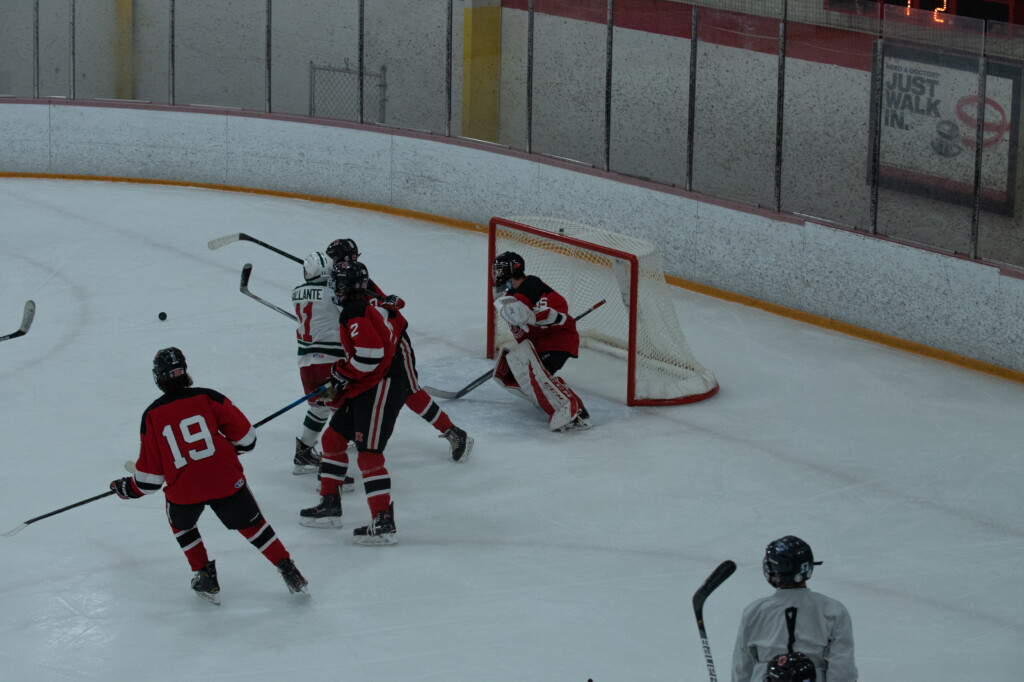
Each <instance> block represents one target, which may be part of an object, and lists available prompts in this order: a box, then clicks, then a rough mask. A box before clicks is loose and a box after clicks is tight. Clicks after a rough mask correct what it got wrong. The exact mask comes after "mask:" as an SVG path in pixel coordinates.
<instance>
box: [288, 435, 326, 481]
mask: <svg viewBox="0 0 1024 682" xmlns="http://www.w3.org/2000/svg"><path fill="white" fill-rule="evenodd" d="M292 464H293V465H294V466H293V467H292V473H293V474H295V475H296V476H298V475H299V474H312V473H315V472H317V471H319V470H320V453H319V452H317V451H316V445H304V444H303V443H302V441H301V440H299V439H298V438H296V439H295V458H294V459H293V460H292Z"/></svg>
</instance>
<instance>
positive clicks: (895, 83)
mask: <svg viewBox="0 0 1024 682" xmlns="http://www.w3.org/2000/svg"><path fill="white" fill-rule="evenodd" d="M883 57H884V58H883V63H882V88H881V96H882V102H881V117H880V120H879V121H878V123H879V124H880V126H881V138H880V139H881V148H880V151H881V154H880V165H879V182H880V186H881V187H885V188H888V189H895V190H899V191H904V192H910V193H915V194H921V195H924V196H927V197H929V198H931V199H937V200H941V201H948V202H951V203H961V204H967V205H970V204H972V203H973V201H974V184H975V148H976V141H977V133H978V117H979V116H980V115H982V114H984V117H985V128H984V135H983V136H982V157H981V176H980V185H981V207H982V208H983V209H985V210H988V211H993V212H998V213H1006V214H1010V213H1012V212H1013V194H1014V185H1015V182H1016V169H1017V136H1018V132H1017V128H1018V118H1019V116H1020V112H1019V104H1018V103H1019V101H1020V86H1021V70H1020V67H1019V66H1012V65H1010V64H1005V63H1001V62H996V61H992V60H989V61H988V64H987V71H988V75H987V78H986V80H985V101H984V103H981V102H979V98H978V73H979V69H980V65H981V60H980V59H979V58H977V57H966V56H959V55H950V54H945V53H939V52H932V51H928V50H925V49H920V48H916V47H914V48H911V47H906V46H902V45H896V46H894V45H891V44H889V43H887V44H886V45H885V48H884V55H883ZM873 78H877V74H874V75H873ZM873 84H874V85H875V86H876V87H872V89H871V92H872V93H873V96H874V93H876V91H877V81H875V82H874V83H873ZM875 104H877V102H875ZM872 111H877V108H876V107H873V108H872ZM871 132H872V134H874V125H872V130H871Z"/></svg>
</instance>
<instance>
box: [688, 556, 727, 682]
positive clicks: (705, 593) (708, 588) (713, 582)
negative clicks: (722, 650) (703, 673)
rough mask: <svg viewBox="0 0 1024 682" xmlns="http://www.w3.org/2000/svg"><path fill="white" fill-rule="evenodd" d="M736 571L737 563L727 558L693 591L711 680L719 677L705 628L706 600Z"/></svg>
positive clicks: (714, 681) (694, 608)
mask: <svg viewBox="0 0 1024 682" xmlns="http://www.w3.org/2000/svg"><path fill="white" fill-rule="evenodd" d="M735 571H736V563H735V562H733V561H731V560H729V559H726V560H725V561H723V562H722V563H720V564H719V565H718V568H716V569H715V570H714V571H712V572H711V575H709V576H708V578H707V580H705V581H704V584H703V585H701V586H700V587H699V588H697V591H696V592H694V593H693V614H694V615H695V616H696V617H697V630H699V631H700V643H701V645H703V647H704V661H705V662H706V663H707V664H708V674H709V675H711V682H718V677H716V676H715V662H714V660H712V658H711V647H709V646H708V633H707V632H706V631H705V630H704V602H705V601H707V598H708V597H710V596H711V593H712V592H714V591H715V589H716V588H717V587H718V586H719V585H721V584H722V583H724V582H725V581H726V579H727V578H728V577H729V576H730V575H732V574H733V573H734V572H735Z"/></svg>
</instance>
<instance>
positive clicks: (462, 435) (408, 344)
mask: <svg viewBox="0 0 1024 682" xmlns="http://www.w3.org/2000/svg"><path fill="white" fill-rule="evenodd" d="M326 252H327V255H328V256H330V257H331V259H332V260H334V262H335V263H347V262H349V261H354V260H358V258H359V249H358V248H357V247H356V243H355V242H354V241H353V240H351V239H335V240H334V241H333V242H331V243H330V244H329V245H328V246H327V249H326ZM368 288H369V291H370V293H371V294H373V298H372V299H371V300H370V303H372V304H373V305H377V306H379V307H381V308H384V309H385V310H386V311H387V313H388V319H389V320H390V321H391V324H392V326H393V327H395V329H396V338H398V353H399V355H400V356H401V362H402V367H403V369H404V371H405V375H406V381H407V382H408V384H409V390H410V393H409V397H408V398H407V399H406V401H405V406H406V407H408V408H409V409H410V410H412V411H413V412H415V413H416V414H418V415H419V416H420V417H421V418H422V419H423V420H424V421H425V422H427V423H428V424H430V425H431V426H433V427H434V428H435V429H437V431H438V433H440V434H441V437H442V438H445V439H447V440H448V443H449V445H450V446H451V447H450V450H451V455H452V459H454V460H455V461H456V462H465V461H466V460H467V459H469V453H470V452H471V451H472V450H473V438H472V437H471V436H469V435H468V434H467V433H466V432H465V431H463V430H462V429H460V428H459V427H458V426H455V424H453V423H452V420H451V417H449V416H448V414H447V413H446V412H445V411H444V410H442V409H441V407H440V406H439V405H438V404H437V403H436V402H434V399H433V398H431V397H430V394H429V393H427V392H426V391H425V390H423V387H422V386H420V382H419V373H418V372H417V371H416V353H415V352H414V351H413V349H412V339H410V338H409V333H408V331H407V329H408V326H409V323H408V322H407V321H406V319H405V316H404V315H402V313H401V309H402V308H404V307H405V301H403V300H402V299H401V298H399V297H398V296H395V295H394V294H392V295H391V296H385V295H384V292H383V291H381V289H380V287H378V286H377V284H376V283H375V282H374V281H373V280H372V279H371V280H370V283H369V287H368Z"/></svg>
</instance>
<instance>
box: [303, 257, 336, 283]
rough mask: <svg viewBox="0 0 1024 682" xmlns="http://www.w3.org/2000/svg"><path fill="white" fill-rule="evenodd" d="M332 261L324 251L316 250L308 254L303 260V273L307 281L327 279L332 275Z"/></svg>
mask: <svg viewBox="0 0 1024 682" xmlns="http://www.w3.org/2000/svg"><path fill="white" fill-rule="evenodd" d="M333 265H334V261H332V260H331V259H330V258H329V257H328V256H327V254H326V253H324V252H323V251H316V252H314V253H311V254H309V255H308V256H306V260H304V261H302V274H303V275H304V276H305V278H306V281H307V282H316V281H324V282H326V281H327V278H328V277H330V276H331V267H333Z"/></svg>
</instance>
